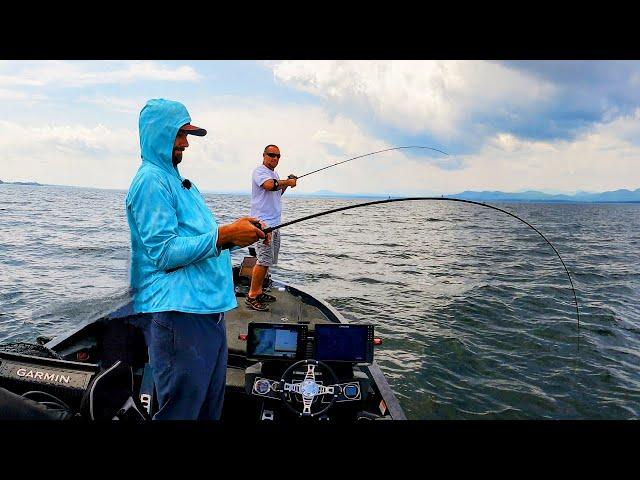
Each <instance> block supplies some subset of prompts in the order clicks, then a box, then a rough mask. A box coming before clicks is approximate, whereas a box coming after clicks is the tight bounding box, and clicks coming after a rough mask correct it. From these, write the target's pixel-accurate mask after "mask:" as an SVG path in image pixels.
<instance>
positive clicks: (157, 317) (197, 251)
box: [125, 99, 269, 420]
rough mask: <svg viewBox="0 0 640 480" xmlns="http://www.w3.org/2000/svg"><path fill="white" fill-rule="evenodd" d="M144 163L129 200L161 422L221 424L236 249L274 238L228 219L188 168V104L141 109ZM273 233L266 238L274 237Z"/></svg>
mask: <svg viewBox="0 0 640 480" xmlns="http://www.w3.org/2000/svg"><path fill="white" fill-rule="evenodd" d="M139 129H140V148H141V152H142V164H141V165H140V168H139V169H138V172H137V173H136V175H135V177H134V178H133V180H132V182H131V186H130V187H129V192H128V193H127V197H126V202H125V203H126V210H127V220H128V222H129V229H130V231H131V287H132V291H133V308H134V311H135V312H137V313H148V314H150V317H151V318H150V322H149V323H148V325H147V326H146V328H145V329H144V330H145V331H144V333H145V338H146V341H147V347H148V350H149V362H150V364H151V367H152V370H153V379H154V383H155V388H156V392H157V396H158V406H159V408H158V412H157V413H156V414H155V415H154V419H172V420H173V419H175V420H178V419H180V420H188V419H191V420H196V419H200V420H218V419H219V418H220V414H221V412H222V403H223V399H224V388H225V383H226V368H227V337H226V331H225V325H224V312H226V311H228V310H231V309H233V308H235V307H237V302H236V298H235V292H234V288H233V274H232V266H231V256H230V254H229V250H228V249H229V248H231V247H245V246H247V245H251V244H252V243H254V242H256V241H258V240H259V239H261V238H265V234H264V232H262V230H260V229H259V228H257V227H256V224H257V223H259V221H258V220H257V219H256V218H253V217H242V218H240V219H238V220H236V221H235V222H233V223H230V224H227V225H220V226H219V225H218V223H217V222H216V220H215V218H214V217H213V215H212V214H211V211H210V210H209V208H208V207H207V206H206V204H205V202H204V198H203V197H202V195H201V194H200V192H199V191H198V189H197V187H196V186H195V185H194V184H193V183H191V182H190V181H189V180H186V179H183V178H182V177H181V176H180V173H179V171H178V164H179V163H180V162H181V161H182V155H183V152H184V150H185V148H187V147H188V146H189V143H188V141H187V135H189V134H190V135H197V136H204V135H206V133H207V132H206V130H204V129H202V128H199V127H196V126H194V125H191V117H190V116H189V113H188V112H187V109H186V108H185V106H184V105H182V104H181V103H179V102H174V101H170V100H165V99H153V100H149V101H148V102H147V104H146V105H145V106H144V108H143V109H142V111H141V112H140V119H139ZM268 240H269V239H268V238H265V242H267V241H268Z"/></svg>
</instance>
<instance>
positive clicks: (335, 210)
mask: <svg viewBox="0 0 640 480" xmlns="http://www.w3.org/2000/svg"><path fill="white" fill-rule="evenodd" d="M418 200H434V201H448V202H460V203H470V204H472V205H480V206H481V207H487V208H491V209H493V210H497V211H498V212H502V213H506V214H507V215H509V216H511V217H513V218H515V219H517V220H520V221H521V222H522V223H524V224H525V225H527V226H528V227H529V228H531V229H533V230H534V231H535V232H536V233H537V234H538V235H540V236H541V237H542V238H543V239H544V241H545V242H547V243H548V244H549V246H550V247H551V248H552V249H553V251H554V252H555V254H556V255H557V256H558V258H559V259H560V261H561V262H562V266H563V267H564V270H565V272H567V276H568V277H569V283H570V284H571V291H572V292H573V299H574V301H575V304H576V316H577V318H578V351H579V350H580V311H579V309H578V297H577V296H576V290H575V288H574V287H573V280H571V275H570V274H569V269H568V268H567V266H566V265H565V263H564V260H562V257H561V256H560V253H559V252H558V250H556V247H554V246H553V245H552V244H551V242H550V241H549V240H547V237H545V236H544V235H543V234H542V232H540V230H538V229H537V228H536V227H534V226H533V225H531V224H530V223H529V222H527V221H526V220H523V219H522V218H520V217H518V216H517V215H515V214H513V213H511V212H508V211H506V210H503V209H501V208H498V207H494V206H493V205H488V204H486V203H481V202H474V201H473V200H464V199H461V198H447V197H406V198H388V199H386V200H375V201H372V202H365V203H359V204H357V205H348V206H346V207H340V208H334V209H332V210H326V211H324V212H319V213H314V214H313V215H307V216H306V217H302V218H298V219H295V220H291V221H289V222H285V223H281V224H280V225H275V226H273V227H267V228H264V229H262V228H260V226H259V225H256V226H257V227H258V228H260V229H261V230H262V231H263V232H264V233H265V234H266V233H270V232H273V231H274V230H277V229H279V228H282V227H287V226H289V225H293V224H295V223H299V222H304V221H306V220H311V219H312V218H317V217H322V216H324V215H329V214H330V213H336V212H342V211H345V210H351V209H352V208H360V207H367V206H369V205H379V204H382V203H392V202H408V201H418Z"/></svg>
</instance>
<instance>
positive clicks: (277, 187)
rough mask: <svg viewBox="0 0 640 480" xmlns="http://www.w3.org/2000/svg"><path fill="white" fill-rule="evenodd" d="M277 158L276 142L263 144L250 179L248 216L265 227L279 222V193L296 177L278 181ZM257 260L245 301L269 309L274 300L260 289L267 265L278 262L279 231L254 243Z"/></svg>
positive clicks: (251, 306)
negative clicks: (268, 240) (249, 210)
mask: <svg viewBox="0 0 640 480" xmlns="http://www.w3.org/2000/svg"><path fill="white" fill-rule="evenodd" d="M279 160H280V149H279V148H278V147H277V146H276V145H267V146H266V147H265V149H264V153H263V154H262V165H259V166H258V167H256V169H255V170H254V171H253V175H252V178H251V216H254V217H256V218H259V219H260V220H262V221H263V222H264V223H266V225H267V227H273V226H275V225H279V224H280V223H282V221H281V215H280V214H281V212H282V198H281V197H282V194H284V191H285V190H286V189H287V187H291V188H293V187H295V186H296V181H297V178H296V176H295V175H289V178H287V179H286V180H280V176H279V175H278V174H277V173H276V171H275V168H276V167H277V166H278V161H279ZM255 249H256V254H257V256H258V260H257V261H256V265H255V266H254V267H253V274H252V275H251V287H250V288H249V293H247V296H246V297H245V303H246V304H247V305H248V306H249V307H250V308H253V309H254V310H258V311H261V312H265V311H267V310H269V307H268V306H267V305H266V304H267V303H268V302H275V300H276V299H275V297H274V296H273V295H269V294H267V293H264V292H263V291H262V283H263V282H264V279H265V277H266V276H267V272H268V271H269V267H270V266H272V265H275V264H276V263H278V252H279V251H280V230H274V231H273V232H272V233H271V243H270V244H269V245H265V244H264V243H263V242H257V243H256V244H255Z"/></svg>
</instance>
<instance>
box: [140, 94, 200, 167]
mask: <svg viewBox="0 0 640 480" xmlns="http://www.w3.org/2000/svg"><path fill="white" fill-rule="evenodd" d="M190 123H191V117H190V116H189V112H188V111H187V108H186V107H185V106H184V105H183V104H182V103H180V102H175V101H172V100H166V99H164V98H154V99H151V100H149V101H148V102H147V103H146V105H145V106H144V107H143V108H142V110H141V111H140V119H139V121H138V127H139V131H140V150H141V154H142V161H143V162H150V163H153V164H154V165H156V166H158V167H160V168H162V169H163V170H166V171H169V172H176V173H177V170H176V168H175V167H174V166H173V163H172V160H171V159H172V154H173V144H174V142H175V140H176V135H177V134H178V130H180V127H182V126H183V125H185V124H190ZM192 128H196V129H197V133H196V132H195V131H194V132H193V133H194V134H196V135H199V136H202V135H205V134H206V130H204V129H200V128H198V127H192ZM202 132H204V133H202Z"/></svg>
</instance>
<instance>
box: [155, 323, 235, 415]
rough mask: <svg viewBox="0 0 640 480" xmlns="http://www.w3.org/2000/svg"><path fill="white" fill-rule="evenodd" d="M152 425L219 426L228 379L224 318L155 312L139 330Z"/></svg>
mask: <svg viewBox="0 0 640 480" xmlns="http://www.w3.org/2000/svg"><path fill="white" fill-rule="evenodd" d="M144 334H145V339H146V342H147V347H148V349H149V363H150V365H151V368H152V369H153V381H154V383H155V388H156V394H157V398H158V411H157V412H156V414H155V415H154V416H153V419H154V420H219V419H220V415H221V413H222V404H223V402H224V389H225V385H226V377H227V334H226V329H225V325H224V313H219V314H218V313H212V314H197V313H184V312H158V313H152V314H151V320H150V321H149V322H148V324H147V328H145V329H144Z"/></svg>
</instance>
